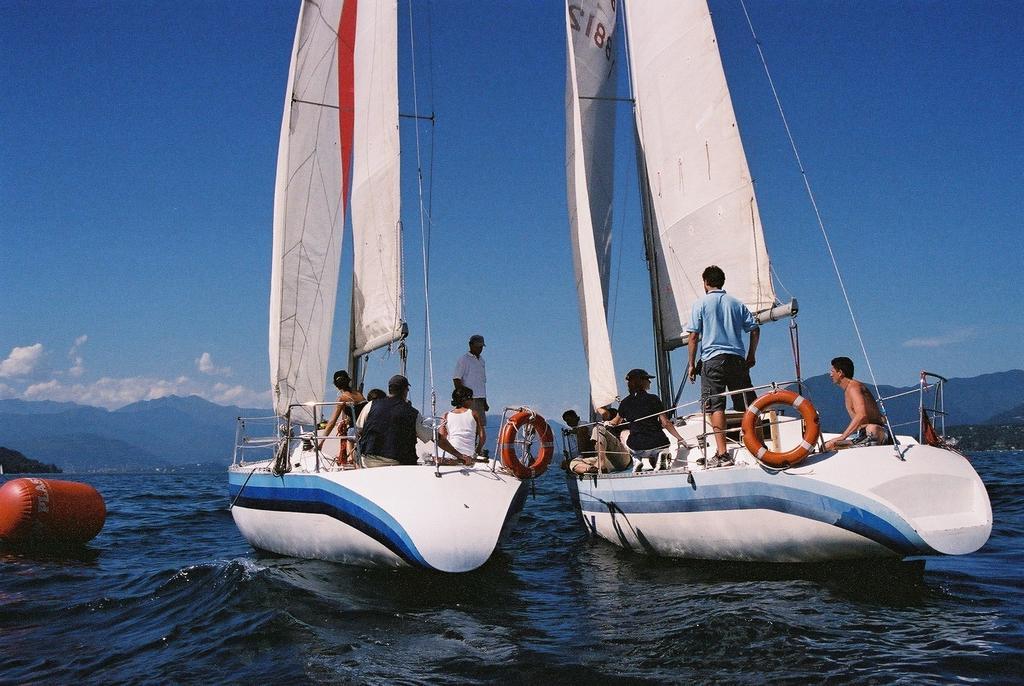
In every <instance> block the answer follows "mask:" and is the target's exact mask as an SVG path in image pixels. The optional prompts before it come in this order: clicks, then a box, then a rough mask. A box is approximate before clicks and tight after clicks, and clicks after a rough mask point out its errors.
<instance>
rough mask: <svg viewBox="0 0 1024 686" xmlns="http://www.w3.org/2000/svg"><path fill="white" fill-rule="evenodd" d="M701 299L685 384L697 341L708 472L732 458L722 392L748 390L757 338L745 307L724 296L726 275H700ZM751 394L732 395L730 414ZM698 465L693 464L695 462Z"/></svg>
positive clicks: (712, 271) (712, 270)
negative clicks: (708, 434) (711, 436)
mask: <svg viewBox="0 0 1024 686" xmlns="http://www.w3.org/2000/svg"><path fill="white" fill-rule="evenodd" d="M701 278H702V279H703V280H704V297H703V298H701V299H700V300H698V301H697V302H695V303H694V304H693V311H692V312H691V314H690V324H689V326H687V327H686V331H687V332H688V333H689V334H690V340H689V344H688V345H689V353H690V366H689V376H690V382H691V383H692V382H694V381H695V380H696V377H697V342H698V340H699V341H700V346H701V352H700V363H701V371H700V378H701V380H700V399H701V404H702V405H703V407H704V409H705V411H706V412H710V413H711V426H712V427H714V430H715V444H716V447H717V450H718V452H717V453H716V454H715V456H714V457H712V458H709V459H708V460H707V466H708V467H717V466H720V465H721V466H726V467H727V466H729V465H731V464H733V458H732V456H731V455H730V454H729V450H728V448H727V447H726V443H725V428H726V427H725V396H724V395H721V394H722V393H725V391H726V390H730V391H735V390H739V389H742V388H750V387H751V386H753V384H752V383H751V382H750V368H751V367H753V366H754V363H755V357H754V353H755V351H756V350H757V342H758V340H759V339H760V336H761V330H760V328H759V327H758V324H757V320H755V319H754V315H753V314H751V313H750V310H748V309H747V306H746V305H744V304H743V303H741V302H740V301H739V300H737V299H736V298H734V297H732V296H731V295H728V294H726V292H725V291H724V290H722V287H723V286H724V285H725V272H723V271H722V269H721V268H720V267H716V266H715V265H711V266H710V267H708V268H707V269H705V270H704V273H703V274H701ZM743 333H748V334H750V348H749V350H747V351H744V348H743ZM755 397H756V394H755V393H754V392H753V391H750V392H749V393H744V394H743V395H735V396H733V409H735V410H737V411H739V412H742V411H743V410H745V409H746V408H747V403H749V402H752V401H753V400H754V398H755ZM699 461H700V460H698V462H699Z"/></svg>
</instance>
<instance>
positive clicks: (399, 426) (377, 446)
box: [359, 374, 473, 467]
mask: <svg viewBox="0 0 1024 686" xmlns="http://www.w3.org/2000/svg"><path fill="white" fill-rule="evenodd" d="M408 396H409V380H408V379H406V378H405V377H404V376H402V375H401V374H395V375H394V376H392V377H391V379H390V380H389V381H388V397H386V398H380V399H378V400H374V401H373V403H371V405H370V407H368V408H367V410H366V414H365V416H364V417H360V419H361V420H362V422H363V426H362V429H361V431H360V436H359V451H360V452H361V453H362V458H363V465H364V466H366V467H389V466H394V465H414V464H416V461H417V458H416V440H417V439H419V440H420V441H423V442H424V443H426V442H427V441H430V440H433V438H434V433H433V431H431V430H430V429H429V428H428V427H427V426H426V425H425V424H424V423H423V417H422V416H421V415H420V413H419V411H418V410H417V409H416V408H415V407H413V406H412V404H411V403H410V402H409V400H408ZM437 445H438V447H440V448H441V449H442V450H444V451H445V452H447V453H449V454H451V455H453V456H454V457H455V459H457V460H459V461H460V462H462V463H463V464H465V465H472V464H473V456H472V455H466V454H464V453H462V452H460V451H459V450H458V449H456V448H455V446H453V445H452V444H451V443H449V442H448V439H447V438H445V437H444V436H440V435H439V436H438V437H437Z"/></svg>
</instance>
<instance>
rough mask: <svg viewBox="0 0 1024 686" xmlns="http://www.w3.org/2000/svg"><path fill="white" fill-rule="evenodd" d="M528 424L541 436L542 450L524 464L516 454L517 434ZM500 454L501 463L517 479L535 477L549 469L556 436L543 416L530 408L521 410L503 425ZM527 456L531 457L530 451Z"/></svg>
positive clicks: (499, 442)
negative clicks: (528, 462) (527, 463)
mask: <svg viewBox="0 0 1024 686" xmlns="http://www.w3.org/2000/svg"><path fill="white" fill-rule="evenodd" d="M527 425H529V426H532V427H533V430H534V432H535V433H536V434H537V436H538V437H539V438H540V450H539V451H537V457H535V458H533V461H532V462H530V464H529V465H526V464H524V462H523V461H522V460H520V459H519V456H518V455H517V454H516V434H517V433H519V429H521V428H523V427H525V426H527ZM498 454H499V455H500V456H501V464H502V465H504V467H505V469H507V470H508V471H510V472H512V475H513V476H515V477H516V478H517V479H533V478H536V477H538V476H540V475H541V474H543V473H544V472H545V471H546V470H547V468H548V464H549V463H550V462H551V457H552V456H553V455H554V454H555V437H554V436H553V435H552V433H551V427H550V426H548V423H547V422H546V421H545V420H544V418H543V417H541V416H540V415H539V414H537V413H536V412H531V411H530V410H520V411H519V412H516V413H515V414H514V415H512V416H511V417H509V418H508V421H506V422H505V424H504V425H503V426H502V427H501V432H500V433H499V434H498ZM526 456H527V457H529V452H527V453H526Z"/></svg>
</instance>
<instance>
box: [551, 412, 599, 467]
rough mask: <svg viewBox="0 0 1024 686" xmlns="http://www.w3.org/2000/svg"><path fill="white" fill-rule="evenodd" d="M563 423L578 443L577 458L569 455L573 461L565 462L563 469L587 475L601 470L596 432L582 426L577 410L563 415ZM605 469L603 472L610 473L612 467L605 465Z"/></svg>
mask: <svg viewBox="0 0 1024 686" xmlns="http://www.w3.org/2000/svg"><path fill="white" fill-rule="evenodd" d="M562 421H564V422H565V425H566V426H567V427H569V432H570V434H571V435H572V436H573V438H574V440H575V441H576V454H575V456H573V455H571V454H570V455H569V457H571V460H570V461H569V462H563V463H562V468H563V469H568V470H569V471H571V472H575V473H576V474H587V473H589V472H596V471H598V470H599V465H598V460H597V444H596V443H594V437H593V434H594V430H593V429H592V428H591V427H590V426H589V425H588V426H580V416H579V415H578V414H576V411H575V410H566V411H565V412H563V413H562ZM604 466H605V469H603V470H601V471H606V472H607V471H609V467H610V465H604Z"/></svg>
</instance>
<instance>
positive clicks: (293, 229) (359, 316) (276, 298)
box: [270, 0, 401, 415]
mask: <svg viewBox="0 0 1024 686" xmlns="http://www.w3.org/2000/svg"><path fill="white" fill-rule="evenodd" d="M397 14H398V13H397V5H396V2H395V0H360V1H359V2H356V0H317V1H316V2H312V1H310V0H306V1H305V2H303V3H302V7H301V8H300V10H299V21H298V29H297V31H296V34H295V44H294V47H293V49H292V60H291V66H290V70H289V75H288V90H287V94H286V98H285V107H284V118H283V121H282V124H281V140H280V144H279V148H278V160H277V185H276V191H275V196H274V254H273V268H272V275H271V292H270V373H271V384H272V388H273V391H274V409H275V411H276V412H277V413H278V414H282V415H283V414H284V413H285V412H286V411H287V410H288V408H289V406H290V405H292V404H295V403H305V402H311V401H319V400H322V399H323V397H324V395H323V394H324V386H325V383H326V377H327V363H328V357H329V354H330V347H331V337H332V331H333V327H334V311H335V301H336V298H337V290H338V272H339V267H340V262H341V247H342V233H343V228H344V217H345V202H346V195H347V189H348V188H349V186H350V185H351V186H352V189H353V190H352V222H353V234H354V245H353V254H354V262H355V264H354V274H353V298H352V305H353V340H354V341H355V348H356V351H355V354H362V353H363V352H368V351H370V350H373V349H375V348H377V347H380V346H382V345H386V344H388V343H390V342H391V341H392V340H395V339H396V338H398V337H399V336H400V331H401V322H400V321H399V320H400V318H401V310H400V300H401V298H400V288H401V272H400V257H399V249H400V236H399V223H398V216H399V200H398V198H399V166H398V165H399V159H398V77H397V60H398V58H397V41H398V37H397V35H398V28H397ZM350 169H351V178H349V177H348V174H349V170H350Z"/></svg>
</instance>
